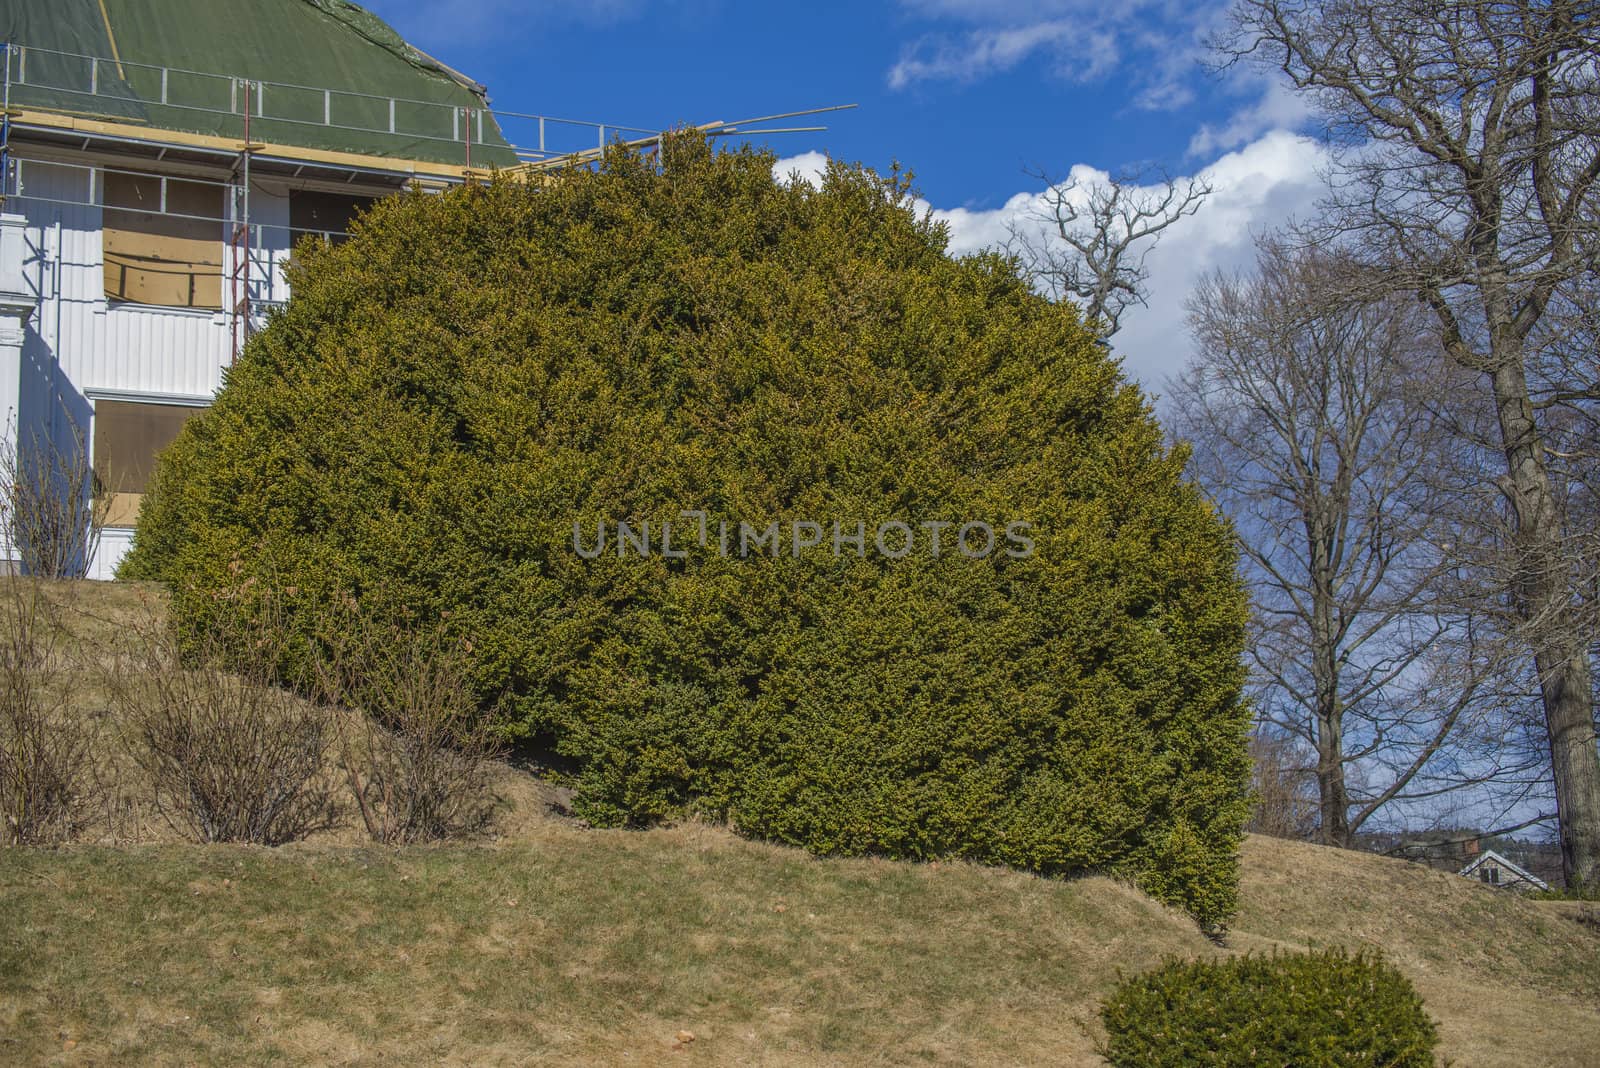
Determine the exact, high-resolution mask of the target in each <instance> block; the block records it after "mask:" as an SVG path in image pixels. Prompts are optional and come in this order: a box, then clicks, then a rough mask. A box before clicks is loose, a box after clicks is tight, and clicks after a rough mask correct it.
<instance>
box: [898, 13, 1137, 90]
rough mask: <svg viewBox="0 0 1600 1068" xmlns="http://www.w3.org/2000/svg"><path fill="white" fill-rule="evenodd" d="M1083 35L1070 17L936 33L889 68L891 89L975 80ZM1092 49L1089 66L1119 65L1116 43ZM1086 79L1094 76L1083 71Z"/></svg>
mask: <svg viewBox="0 0 1600 1068" xmlns="http://www.w3.org/2000/svg"><path fill="white" fill-rule="evenodd" d="M1080 36H1081V33H1080V31H1079V30H1078V28H1076V27H1075V26H1074V25H1073V24H1072V23H1070V22H1066V21H1057V22H1036V23H1032V24H1030V25H1025V26H1013V27H1006V28H1003V29H986V30H973V31H970V32H968V33H964V34H961V35H958V36H950V35H947V34H934V35H929V36H926V37H923V38H922V39H921V40H919V41H917V42H916V43H914V44H912V45H910V46H909V47H907V48H906V49H905V50H904V51H903V52H902V53H901V55H900V62H898V63H896V64H895V65H894V66H893V67H891V68H890V69H889V75H888V80H889V88H891V89H904V88H906V87H907V86H909V85H912V84H913V83H915V82H922V81H941V80H948V81H958V82H971V81H976V80H978V79H979V78H983V77H986V76H988V75H990V74H996V73H999V72H1001V71H1007V70H1010V69H1011V68H1012V67H1015V66H1016V65H1017V64H1018V63H1021V62H1022V61H1023V60H1025V59H1027V58H1028V57H1029V56H1031V55H1033V54H1034V53H1035V52H1039V51H1041V50H1050V51H1053V52H1056V53H1057V54H1058V61H1059V60H1060V58H1061V57H1060V53H1061V52H1062V51H1063V50H1065V49H1066V48H1067V46H1069V45H1070V44H1073V43H1075V42H1076V41H1077V40H1078V39H1079V37H1080ZM1097 43H1098V46H1099V47H1098V48H1097V49H1094V50H1093V53H1094V56H1095V58H1093V59H1092V60H1091V64H1090V66H1091V67H1092V68H1093V70H1094V71H1095V72H1096V73H1098V72H1101V71H1103V70H1106V69H1109V68H1110V66H1111V65H1114V64H1115V48H1114V42H1112V41H1111V40H1109V39H1102V40H1100V41H1099V42H1097ZM1083 76H1084V77H1086V78H1087V77H1090V76H1091V75H1090V74H1089V73H1087V72H1086V73H1085V74H1084V75H1083Z"/></svg>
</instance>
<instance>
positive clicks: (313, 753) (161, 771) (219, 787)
mask: <svg viewBox="0 0 1600 1068" xmlns="http://www.w3.org/2000/svg"><path fill="white" fill-rule="evenodd" d="M252 618H253V619H254V622H252V623H250V624H249V626H250V628H251V631H252V632H251V634H250V635H248V636H247V638H246V640H243V641H239V640H237V639H238V637H239V636H238V635H236V634H235V635H230V637H231V638H233V639H235V640H230V641H229V642H228V643H227V645H226V648H225V647H224V644H223V642H222V640H221V639H220V638H208V637H205V636H201V638H200V639H198V640H197V641H195V642H194V643H193V645H191V646H185V647H182V648H180V645H179V643H178V641H177V639H176V637H175V636H174V635H173V633H172V632H171V631H169V630H168V629H167V628H166V627H164V626H162V625H161V624H159V623H156V622H154V621H152V622H150V623H148V624H146V625H143V626H141V627H139V628H137V633H136V634H135V635H134V643H133V645H134V647H133V649H132V650H131V651H130V652H128V653H126V654H125V655H123V656H121V657H119V658H118V661H117V664H116V666H115V668H114V669H113V679H112V686H111V688H112V692H113V694H114V700H115V701H116V702H117V704H118V705H119V706H120V709H121V711H122V713H123V716H124V718H125V720H126V722H127V723H128V724H129V727H130V730H131V731H132V733H133V735H134V739H135V742H136V744H135V746H134V752H135V759H137V760H138V761H139V763H140V765H141V766H142V767H143V769H144V770H145V772H146V773H147V774H148V775H149V776H150V779H151V782H152V783H153V785H154V788H155V807H156V810H157V811H158V812H160V813H161V815H162V816H163V817H164V818H165V819H166V820H167V821H168V822H169V823H170V824H171V825H172V826H173V828H174V829H175V830H177V831H179V832H180V833H182V834H186V835H188V836H189V837H191V838H194V839H196V840H199V841H202V842H258V843H262V844H266V845H277V844H279V843H282V842H288V841H293V840H295V839H298V838H303V837H305V836H306V835H308V834H310V833H312V832H313V831H316V830H320V829H322V828H324V827H327V826H330V825H331V824H332V823H333V821H334V819H335V816H336V809H335V806H334V803H333V789H332V785H331V784H330V783H329V782H328V780H327V777H326V775H325V774H324V772H323V766H324V761H325V759H326V757H327V755H328V750H329V749H330V747H331V744H332V740H333V730H332V724H331V723H330V721H329V717H328V715H327V713H326V711H325V710H324V709H322V708H320V707H318V706H316V705H315V704H313V703H311V702H307V701H304V700H301V699H300V698H298V697H296V696H295V695H294V694H293V693H291V692H289V691H288V690H284V689H280V688H278V687H277V686H275V685H274V681H275V680H274V676H273V672H274V671H275V670H276V667H277V664H278V655H277V654H278V650H279V649H280V648H281V646H280V644H279V643H280V642H281V641H282V633H283V631H282V629H281V628H280V627H277V626H276V625H275V624H274V619H275V616H274V614H273V613H270V612H266V613H262V614H260V615H258V616H255V617H252ZM241 651H242V652H241Z"/></svg>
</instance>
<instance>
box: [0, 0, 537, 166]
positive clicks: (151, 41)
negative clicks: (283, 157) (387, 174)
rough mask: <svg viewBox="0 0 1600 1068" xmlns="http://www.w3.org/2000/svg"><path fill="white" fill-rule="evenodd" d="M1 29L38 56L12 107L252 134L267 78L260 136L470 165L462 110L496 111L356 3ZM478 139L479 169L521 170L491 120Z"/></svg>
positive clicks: (151, 14)
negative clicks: (246, 101)
mask: <svg viewBox="0 0 1600 1068" xmlns="http://www.w3.org/2000/svg"><path fill="white" fill-rule="evenodd" d="M0 33H3V35H4V40H5V41H7V42H8V43H10V44H13V45H21V46H24V49H25V54H18V53H17V52H16V51H15V50H13V54H12V58H11V63H12V84H11V102H12V104H13V106H20V107H35V108H42V109H47V110H51V111H61V112H68V113H71V114H77V115H86V116H95V117H103V118H107V119H112V120H120V121H125V122H136V123H140V124H147V125H150V126H154V127H157V128H159V129H165V130H181V131H185V132H189V133H198V134H213V135H217V136H223V137H229V138H241V137H242V136H243V133H244V131H243V120H242V117H241V113H242V109H243V97H242V93H241V92H240V90H239V89H238V87H237V86H236V85H235V84H234V81H233V79H234V78H236V77H237V78H247V79H251V80H255V81H261V82H264V83H266V84H265V85H264V87H263V89H262V91H261V93H260V94H259V96H258V98H257V99H256V100H254V101H253V102H252V107H251V112H252V116H251V120H250V138H251V140H252V141H263V142H269V143H275V144H284V145H297V146H301V147H305V148H320V149H328V150H331V151H338V152H356V153H361V154H363V155H376V156H389V157H396V158H400V159H415V160H427V161H432V162H439V163H457V164H460V163H465V162H466V145H465V143H464V136H465V133H466V131H465V129H464V127H465V126H466V120H465V118H464V117H462V116H460V115H459V111H458V109H461V108H473V109H482V108H483V107H484V99H483V97H482V96H481V95H480V94H481V91H482V90H481V87H478V86H475V85H473V83H471V82H470V81H468V80H467V79H465V78H463V77H462V76H460V75H459V74H456V73H455V72H453V71H451V70H449V69H448V68H446V67H444V66H443V65H441V64H440V63H438V62H437V61H435V60H433V59H430V58H429V57H427V56H425V55H423V54H422V53H421V52H418V51H417V50H416V49H414V48H412V47H410V46H409V45H407V44H406V43H405V41H403V40H402V39H401V38H400V36H399V35H398V34H396V33H395V32H394V31H393V30H392V29H390V28H389V26H388V25H387V24H385V23H384V22H383V21H382V20H381V19H379V18H377V17H376V16H375V15H373V14H371V13H370V12H368V11H366V10H365V9H364V8H361V7H357V6H356V5H355V4H351V3H346V2H345V0H226V2H219V0H6V3H5V4H4V8H3V10H0ZM64 53H72V55H67V54H64ZM79 56H94V57H99V58H100V59H101V62H99V63H94V64H91V63H90V62H89V61H88V60H86V59H81V58H77V57H79ZM116 60H120V61H121V62H120V63H119V62H116ZM162 68H166V73H165V75H163V71H162ZM185 72H202V73H198V74H196V73H185ZM163 82H165V85H164V86H163ZM163 91H164V92H165V96H163ZM391 99H392V100H393V101H394V103H393V104H392V106H391V103H390V101H391ZM163 100H165V103H163ZM391 113H392V124H391ZM480 122H481V126H482V129H481V136H480V130H479V124H480ZM391 131H392V132H391ZM471 140H472V164H473V166H475V167H476V166H486V165H489V164H494V165H498V166H509V165H511V164H514V163H516V162H517V160H516V157H515V155H514V154H513V153H512V152H511V149H510V147H509V146H508V145H507V144H506V142H505V140H504V138H503V137H502V136H501V133H500V130H499V128H498V127H497V126H496V125H495V123H494V121H493V119H492V117H491V116H489V115H483V116H482V117H481V119H479V118H476V117H475V118H474V119H473V121H472V129H471Z"/></svg>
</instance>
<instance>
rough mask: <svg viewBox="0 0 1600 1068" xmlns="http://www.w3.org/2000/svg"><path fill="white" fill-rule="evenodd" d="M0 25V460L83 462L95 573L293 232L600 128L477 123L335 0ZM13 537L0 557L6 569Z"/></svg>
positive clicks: (81, 6)
mask: <svg viewBox="0 0 1600 1068" xmlns="http://www.w3.org/2000/svg"><path fill="white" fill-rule="evenodd" d="M0 36H3V42H4V79H5V81H4V93H5V96H4V105H5V114H4V120H3V130H0V175H3V178H4V185H3V189H0V193H3V195H4V204H3V208H0V415H3V419H4V428H5V429H4V437H3V438H0V449H3V450H5V455H7V456H9V457H10V458H11V460H12V463H11V467H10V470H11V471H12V472H13V473H14V474H15V473H17V472H20V471H34V472H36V473H37V472H39V471H43V470H46V469H50V464H49V463H46V462H45V460H44V459H43V458H44V457H46V456H47V455H49V456H54V457H56V458H57V460H58V461H59V459H60V458H61V457H67V458H68V459H70V458H71V457H72V456H73V455H74V453H76V454H77V455H78V456H80V457H81V458H82V460H81V464H82V467H83V468H89V467H90V466H91V465H92V472H93V474H92V477H80V479H79V480H80V481H82V482H86V483H88V484H89V485H90V486H91V487H92V488H91V489H90V490H88V491H87V492H85V493H84V494H82V495H81V496H82V497H84V498H85V499H86V500H87V501H88V507H89V509H90V513H85V514H91V513H92V514H93V515H94V516H95V517H96V522H95V524H94V526H95V528H96V529H97V530H99V531H100V535H99V538H98V540H97V545H96V547H95V548H93V549H91V550H86V551H85V552H84V553H83V554H82V555H83V557H84V559H82V560H81V561H80V562H79V565H78V567H77V568H76V569H77V570H86V571H87V573H88V574H89V575H91V576H94V577H102V578H104V577H110V576H111V574H112V572H113V570H114V569H115V567H116V564H117V562H118V560H120V559H121V557H122V555H123V554H124V553H125V552H126V550H127V547H128V545H129V543H130V540H131V538H132V534H133V525H134V521H135V518H136V517H137V515H138V511H139V502H140V498H141V495H142V493H143V492H144V489H145V487H146V485H147V483H148V480H149V478H150V475H151V471H152V467H153V464H154V457H155V455H156V453H157V452H158V451H159V450H161V449H162V448H163V447H165V446H166V445H167V444H168V443H169V442H171V440H172V439H173V438H174V437H175V436H176V435H177V433H178V431H179V429H180V428H181V427H182V425H183V423H184V421H185V420H186V419H188V418H189V417H190V416H191V415H193V414H194V413H195V412H196V411H197V410H198V409H200V408H203V407H204V406H206V405H207V404H209V403H210V402H211V399H212V397H213V396H214V394H215V393H216V391H217V390H218V389H219V388H220V387H221V385H222V382H223V378H224V376H225V375H226V373H227V368H228V366H229V365H230V363H231V362H232V361H233V360H234V359H235V358H236V357H237V356H238V354H239V352H240V349H241V346H242V345H243V343H244V341H245V339H246V338H247V337H248V335H249V334H250V332H251V331H252V330H254V329H258V328H259V327H260V325H261V324H262V323H263V322H264V320H265V316H266V315H267V314H268V312H269V311H270V309H271V308H272V307H273V306H274V305H275V304H277V303H280V302H282V301H283V300H285V299H286V298H287V296H288V294H287V292H286V291H285V284H284V280H283V272H282V267H283V265H284V261H285V259H286V258H287V257H288V256H289V255H290V253H291V250H292V249H293V247H294V246H295V244H296V243H297V242H298V241H300V240H303V239H306V238H308V237H311V238H317V239H323V240H338V239H339V238H340V236H341V235H342V234H343V233H344V232H345V229H346V227H347V225H348V224H349V222H350V220H351V218H352V217H353V216H354V215H355V214H356V213H358V212H359V211H360V210H361V208H362V207H363V206H364V205H366V204H368V203H370V202H371V201H372V199H373V198H375V197H382V196H387V195H390V194H393V193H395V192H397V191H400V190H404V189H411V188H419V187H420V188H422V189H431V190H438V189H441V188H444V187H446V186H449V185H451V184H454V183H459V182H462V181H464V180H468V179H470V177H471V176H473V175H474V174H481V173H487V171H488V169H490V168H505V167H514V166H519V165H521V166H527V165H535V166H537V165H538V164H539V161H551V160H559V159H561V158H563V154H568V155H566V158H572V157H571V155H570V153H573V152H575V151H578V150H586V151H587V152H589V153H592V152H593V151H594V149H595V147H596V145H597V144H604V143H605V141H606V139H607V138H608V137H612V136H616V135H617V132H618V129H619V128H617V127H606V126H603V125H600V124H596V123H582V122H565V121H563V122H558V120H554V119H551V120H546V119H543V118H540V117H539V116H530V115H518V116H510V117H509V118H508V116H507V115H506V114H505V113H500V114H495V113H491V112H490V111H489V110H488V98H487V96H486V94H485V91H484V88H483V86H481V85H478V84H476V83H475V82H473V81H472V80H471V79H469V78H467V77H465V76H463V75H461V74H459V73H457V72H456V71H453V70H451V69H449V68H448V67H446V66H444V65H443V64H441V63H439V62H437V61H435V60H433V59H431V58H429V57H428V56H426V55H424V54H423V53H421V52H419V51H417V50H416V49H414V48H412V47H410V46H409V45H407V44H406V42H405V41H403V40H401V38H400V37H399V36H398V35H396V34H395V32H394V31H393V30H391V29H390V28H389V27H388V26H387V25H385V24H384V23H383V22H382V21H381V20H379V19H377V18H376V17H375V16H373V15H371V14H369V13H368V12H366V11H365V10H363V9H361V8H359V7H357V6H355V5H354V4H350V3H345V2H343V0H231V2H229V3H216V2H215V0H7V2H6V4H5V6H4V8H3V10H0ZM511 124H521V125H520V132H519V136H521V137H522V138H523V139H524V143H525V144H527V145H528V146H529V147H528V148H527V149H526V150H517V149H513V148H512V146H511V143H510V141H509V140H508V137H507V133H506V127H507V126H508V125H511ZM558 126H559V129H558V128H557V127H558ZM623 132H624V134H626V131H625V130H624V131H623ZM562 137H564V138H565V139H566V142H567V143H566V144H565V145H561V146H558V145H557V144H555V143H554V142H556V141H557V140H559V139H560V138H562ZM57 466H58V467H59V466H61V465H60V463H59V462H58V463H57ZM67 466H68V467H70V464H68V465H67ZM57 473H58V474H59V472H57ZM17 477H18V479H19V480H20V479H21V476H20V475H17ZM41 477H42V476H41ZM14 490H15V488H14ZM13 497H15V492H13ZM8 526H10V527H11V528H12V529H15V527H14V525H13V524H8ZM12 541H18V542H25V541H26V539H25V538H21V537H18V538H7V539H5V542H4V543H0V566H8V567H18V566H23V567H25V568H27V567H28V564H27V560H26V556H27V554H26V551H25V549H26V546H25V545H16V544H11V542H12ZM85 544H86V545H89V544H96V543H95V539H91V540H90V541H89V542H86V543H85ZM28 569H31V570H37V568H28Z"/></svg>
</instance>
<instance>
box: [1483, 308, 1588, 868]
mask: <svg viewBox="0 0 1600 1068" xmlns="http://www.w3.org/2000/svg"><path fill="white" fill-rule="evenodd" d="M1496 341H1497V342H1498V343H1497V344H1496V345H1495V348H1496V349H1497V350H1500V351H1497V352H1496V353H1495V355H1496V357H1497V359H1496V361H1495V370H1494V371H1493V372H1492V373H1491V374H1490V379H1491V381H1492V384H1493V387H1494V399H1495V408H1496V412H1497V414H1498V417H1499V424H1500V435H1501V441H1502V444H1503V446H1504V449H1505V457H1506V474H1507V487H1508V489H1509V491H1510V498H1511V504H1512V507H1513V509H1514V510H1515V513H1516V541H1515V543H1514V558H1513V566H1514V567H1515V575H1514V585H1513V590H1514V591H1515V594H1516V611H1517V614H1518V616H1519V617H1520V618H1521V620H1522V622H1523V623H1524V624H1525V625H1526V627H1527V628H1528V638H1529V643H1530V645H1531V646H1532V650H1533V656H1534V664H1535V667H1536V668H1537V670H1538V673H1539V693H1540V697H1541V699H1542V701H1543V704H1544V715H1545V724H1546V727H1547V728H1548V730H1549V734H1550V763H1551V770H1552V772H1553V775H1554V779H1555V791H1556V814H1557V818H1558V820H1559V821H1560V825H1561V862H1562V869H1563V873H1564V874H1565V876H1566V880H1567V884H1568V885H1569V886H1571V885H1580V884H1581V885H1585V886H1597V885H1600V749H1597V747H1596V735H1595V725H1594V707H1593V697H1592V694H1591V692H1590V686H1589V659H1588V652H1587V650H1586V648H1585V647H1584V643H1583V638H1582V624H1581V622H1580V620H1579V619H1578V618H1577V611H1576V606H1575V605H1574V603H1573V599H1572V591H1571V589H1570V588H1569V581H1568V576H1569V568H1568V566H1567V565H1568V561H1567V554H1566V549H1565V546H1564V545H1563V537H1564V534H1565V530H1564V527H1565V524H1564V522H1563V516H1562V511H1561V506H1560V502H1559V500H1558V498H1557V497H1556V494H1555V491H1554V489H1553V488H1552V487H1551V484H1550V476H1549V472H1548V471H1547V469H1546V467H1545V463H1544V454H1543V449H1542V444H1541V441H1540V437H1539V433H1538V427H1537V425H1536V423H1535V422H1534V417H1533V405H1532V404H1531V402H1530V401H1529V396H1528V384H1527V377H1526V373H1525V371H1524V368H1523V361H1522V353H1521V351H1520V350H1521V345H1520V341H1511V340H1509V339H1504V338H1497V339H1496ZM1513 345H1514V346H1515V348H1516V351H1515V352H1514V353H1512V352H1507V351H1505V350H1506V348H1508V347H1510V346H1513Z"/></svg>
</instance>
